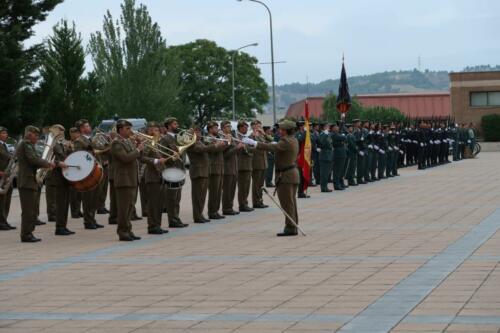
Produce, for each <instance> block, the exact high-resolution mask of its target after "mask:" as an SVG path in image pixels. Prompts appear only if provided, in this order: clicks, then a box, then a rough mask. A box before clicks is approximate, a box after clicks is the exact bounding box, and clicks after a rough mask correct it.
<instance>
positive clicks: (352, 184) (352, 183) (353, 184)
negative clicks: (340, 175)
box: [349, 182, 358, 186]
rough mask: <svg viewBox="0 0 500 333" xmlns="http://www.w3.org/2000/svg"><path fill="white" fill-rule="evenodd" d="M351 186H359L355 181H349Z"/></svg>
mask: <svg viewBox="0 0 500 333" xmlns="http://www.w3.org/2000/svg"><path fill="white" fill-rule="evenodd" d="M349 186H358V184H356V183H355V182H349Z"/></svg>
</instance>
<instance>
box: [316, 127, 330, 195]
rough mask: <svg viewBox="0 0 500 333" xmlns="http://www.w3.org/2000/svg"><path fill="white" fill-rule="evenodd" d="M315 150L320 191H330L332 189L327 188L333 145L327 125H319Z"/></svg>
mask: <svg viewBox="0 0 500 333" xmlns="http://www.w3.org/2000/svg"><path fill="white" fill-rule="evenodd" d="M316 150H317V152H318V154H319V160H318V162H319V165H320V171H319V175H320V185H321V192H332V190H331V189H329V188H328V181H329V180H330V174H331V171H332V163H333V145H332V138H331V136H330V131H329V130H328V125H322V126H321V133H320V134H319V137H318V140H317V148H316Z"/></svg>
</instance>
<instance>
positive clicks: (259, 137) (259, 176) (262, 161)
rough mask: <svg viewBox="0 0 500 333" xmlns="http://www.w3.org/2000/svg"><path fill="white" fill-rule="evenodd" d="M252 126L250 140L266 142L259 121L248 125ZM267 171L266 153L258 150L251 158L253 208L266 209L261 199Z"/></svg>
mask: <svg viewBox="0 0 500 333" xmlns="http://www.w3.org/2000/svg"><path fill="white" fill-rule="evenodd" d="M250 125H251V126H252V135H250V138H251V139H253V140H255V141H259V142H263V143H265V142H268V141H270V140H267V139H266V138H265V136H264V132H263V130H262V123H261V122H260V121H259V120H254V121H252V122H251V124H250ZM266 170H267V152H266V151H263V150H260V151H254V152H253V158H252V204H253V208H267V207H269V206H268V205H266V204H264V200H263V198H262V187H263V186H264V180H265V177H266Z"/></svg>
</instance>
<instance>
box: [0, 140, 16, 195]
mask: <svg viewBox="0 0 500 333" xmlns="http://www.w3.org/2000/svg"><path fill="white" fill-rule="evenodd" d="M14 145H15V146H16V147H17V141H15V140H14ZM17 170H18V165H17V157H16V153H15V152H14V153H13V154H12V157H11V159H10V160H9V164H7V167H6V168H5V170H4V174H3V176H2V177H1V178H0V195H3V194H5V193H7V192H8V191H9V189H10V187H11V186H12V182H13V181H14V178H16V176H17Z"/></svg>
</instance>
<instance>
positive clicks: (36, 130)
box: [24, 125, 40, 134]
mask: <svg viewBox="0 0 500 333" xmlns="http://www.w3.org/2000/svg"><path fill="white" fill-rule="evenodd" d="M24 133H35V134H40V129H39V128H38V127H36V126H32V125H28V126H26V128H25V129H24Z"/></svg>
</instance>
